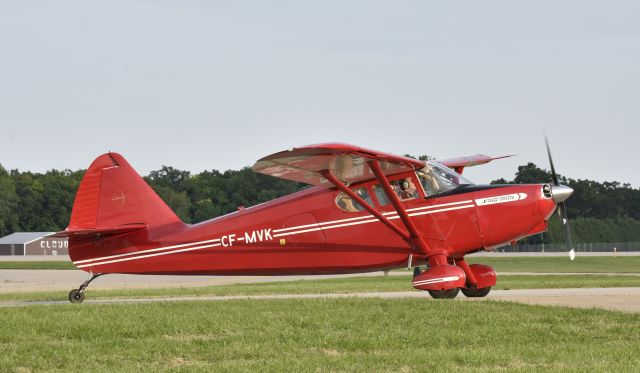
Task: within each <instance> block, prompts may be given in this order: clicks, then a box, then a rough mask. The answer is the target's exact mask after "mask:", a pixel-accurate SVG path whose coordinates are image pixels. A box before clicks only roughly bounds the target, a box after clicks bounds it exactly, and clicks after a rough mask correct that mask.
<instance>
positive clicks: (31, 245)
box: [0, 232, 69, 255]
mask: <svg viewBox="0 0 640 373" xmlns="http://www.w3.org/2000/svg"><path fill="white" fill-rule="evenodd" d="M52 233H55V232H16V233H12V234H10V235H8V236H5V237H2V238H0V255H67V254H68V253H69V242H68V241H67V238H66V237H65V238H61V237H47V236H48V235H50V234H52Z"/></svg>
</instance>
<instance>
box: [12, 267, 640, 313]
mask: <svg viewBox="0 0 640 373" xmlns="http://www.w3.org/2000/svg"><path fill="white" fill-rule="evenodd" d="M410 274H411V272H410V271H397V272H390V273H389V275H391V276H407V277H408V276H409V275H410ZM510 274H521V275H543V274H540V273H522V272H521V273H510ZM381 275H382V272H373V273H368V274H354V275H320V276H278V277H259V276H154V275H145V276H139V275H118V274H112V275H108V276H105V277H102V278H99V279H97V280H96V281H95V282H93V283H92V284H91V288H93V289H125V288H128V289H135V288H138V289H139V288H167V287H195V286H216V285H227V284H248V283H261V282H275V281H291V280H314V279H324V278H336V277H343V276H348V277H353V276H381ZM545 275H578V274H562V273H553V274H545ZM594 275H601V276H602V275H608V276H628V275H632V276H637V275H639V274H624V273H605V274H603V273H597V274H596V273H594ZM86 279H87V274H86V273H85V272H83V271H79V270H0V293H15V292H30V291H51V290H64V291H67V290H70V289H71V288H74V287H77V286H78V285H80V284H81V283H82V282H83V281H84V280H86ZM408 280H409V279H407V281H408ZM407 286H409V283H407ZM342 297H368V298H370V297H382V298H406V297H417V298H427V299H428V298H429V297H428V295H427V294H426V293H424V292H418V291H407V292H384V293H355V294H302V295H301V294H279V295H254V296H199V297H160V298H144V299H133V298H131V299H126V298H125V299H108V300H91V299H90V297H89V299H88V300H86V301H85V303H89V304H100V303H142V302H158V301H184V300H230V299H298V298H342ZM457 299H458V300H470V299H469V298H465V297H464V296H462V295H460V296H459V297H458V298H457ZM476 299H477V298H476ZM476 299H471V300H476ZM486 299H489V300H502V301H514V302H522V303H528V304H548V305H564V306H571V307H598V308H605V309H612V310H619V311H627V312H640V288H588V289H519V290H493V291H492V292H491V293H490V295H489V296H488V297H487V298H486ZM66 303H67V301H60V302H0V306H24V305H32V304H66Z"/></svg>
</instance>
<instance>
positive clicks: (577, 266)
mask: <svg viewBox="0 0 640 373" xmlns="http://www.w3.org/2000/svg"><path fill="white" fill-rule="evenodd" d="M467 259H468V262H469V263H481V264H487V265H490V266H492V267H493V268H495V269H496V271H498V272H552V273H589V272H594V273H606V272H612V273H640V256H625V257H613V256H580V253H578V256H577V257H576V259H575V260H573V261H571V260H569V257H568V256H566V257H564V256H562V257H499V258H492V257H486V256H483V257H474V256H469V257H468V258H467Z"/></svg>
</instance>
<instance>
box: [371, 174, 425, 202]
mask: <svg viewBox="0 0 640 373" xmlns="http://www.w3.org/2000/svg"><path fill="white" fill-rule="evenodd" d="M390 184H391V187H392V188H393V191H394V192H395V193H396V194H397V195H398V198H400V200H402V201H406V200H409V199H414V198H418V196H419V194H418V189H417V188H416V186H415V184H414V183H413V179H412V178H410V177H408V178H406V179H400V180H394V181H391V182H390ZM373 193H374V194H375V195H376V198H377V199H378V203H380V206H386V205H388V204H389V198H387V194H386V193H385V192H384V189H382V187H381V186H380V184H376V185H374V186H373Z"/></svg>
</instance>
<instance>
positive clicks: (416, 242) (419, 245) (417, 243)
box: [369, 159, 432, 255]
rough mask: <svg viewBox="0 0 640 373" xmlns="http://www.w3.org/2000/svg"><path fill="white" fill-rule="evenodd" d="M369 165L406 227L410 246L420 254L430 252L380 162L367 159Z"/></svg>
mask: <svg viewBox="0 0 640 373" xmlns="http://www.w3.org/2000/svg"><path fill="white" fill-rule="evenodd" d="M369 167H370V168H371V171H373V174H374V175H376V179H378V182H379V183H380V185H381V186H382V189H383V190H384V192H385V194H386V195H387V198H389V201H391V204H392V205H393V207H394V208H395V209H396V212H397V213H398V216H400V220H402V223H404V226H405V227H407V230H408V231H409V235H410V237H409V242H410V243H411V245H412V247H414V248H415V249H417V251H418V252H420V253H421V254H424V255H429V254H432V253H431V251H432V250H429V247H428V246H427V243H426V242H425V241H424V238H422V235H420V232H419V231H418V228H417V227H416V225H415V224H413V221H412V220H411V217H410V216H409V214H407V210H405V209H404V206H402V203H400V198H398V195H397V194H396V193H395V192H394V190H393V187H392V186H391V183H389V179H387V177H386V175H385V174H384V172H383V171H382V168H381V167H380V162H378V160H377V159H373V160H371V161H369Z"/></svg>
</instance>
